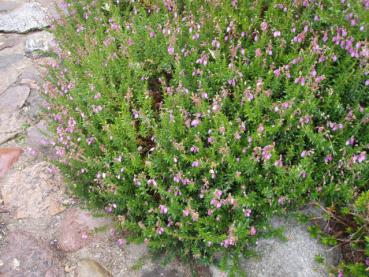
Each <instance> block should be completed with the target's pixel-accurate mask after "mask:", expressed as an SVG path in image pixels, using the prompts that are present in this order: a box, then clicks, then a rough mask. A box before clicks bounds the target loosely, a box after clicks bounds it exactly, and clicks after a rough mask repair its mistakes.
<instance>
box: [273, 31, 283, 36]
mask: <svg viewBox="0 0 369 277" xmlns="http://www.w3.org/2000/svg"><path fill="white" fill-rule="evenodd" d="M273 36H274V37H275V38H276V37H280V36H281V32H280V31H274V32H273Z"/></svg>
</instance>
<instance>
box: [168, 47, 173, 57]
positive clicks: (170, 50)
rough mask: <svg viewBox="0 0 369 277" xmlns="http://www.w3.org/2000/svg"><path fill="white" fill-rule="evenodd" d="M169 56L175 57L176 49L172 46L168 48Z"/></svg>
mask: <svg viewBox="0 0 369 277" xmlns="http://www.w3.org/2000/svg"><path fill="white" fill-rule="evenodd" d="M168 54H169V55H174V47H172V46H169V47H168Z"/></svg>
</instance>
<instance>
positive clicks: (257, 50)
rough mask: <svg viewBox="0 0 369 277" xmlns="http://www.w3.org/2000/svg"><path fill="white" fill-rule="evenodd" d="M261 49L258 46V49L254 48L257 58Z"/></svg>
mask: <svg viewBox="0 0 369 277" xmlns="http://www.w3.org/2000/svg"><path fill="white" fill-rule="evenodd" d="M261 54H262V53H261V49H260V48H258V49H256V50H255V56H256V57H257V58H259V57H260V56H261Z"/></svg>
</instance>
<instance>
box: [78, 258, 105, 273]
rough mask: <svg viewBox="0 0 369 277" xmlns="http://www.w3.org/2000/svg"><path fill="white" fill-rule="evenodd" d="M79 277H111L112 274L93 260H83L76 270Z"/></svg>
mask: <svg viewBox="0 0 369 277" xmlns="http://www.w3.org/2000/svg"><path fill="white" fill-rule="evenodd" d="M76 275H77V277H111V276H112V275H111V273H110V272H109V271H107V270H106V269H105V268H104V267H102V266H101V265H100V264H99V263H98V262H96V261H94V260H91V259H83V260H81V261H80V262H79V263H78V266H77V269H76Z"/></svg>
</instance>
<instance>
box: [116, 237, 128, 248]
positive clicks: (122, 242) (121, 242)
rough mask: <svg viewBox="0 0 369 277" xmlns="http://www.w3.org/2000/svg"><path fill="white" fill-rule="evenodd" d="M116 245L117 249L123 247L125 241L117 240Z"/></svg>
mask: <svg viewBox="0 0 369 277" xmlns="http://www.w3.org/2000/svg"><path fill="white" fill-rule="evenodd" d="M117 244H118V246H119V247H123V246H124V245H125V244H126V240H125V239H118V240H117Z"/></svg>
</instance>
